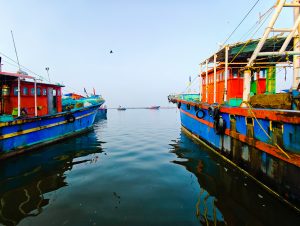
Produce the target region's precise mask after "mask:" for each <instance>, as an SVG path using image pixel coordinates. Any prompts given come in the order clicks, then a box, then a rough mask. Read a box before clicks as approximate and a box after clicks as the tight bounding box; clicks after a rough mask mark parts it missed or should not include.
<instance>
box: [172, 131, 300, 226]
mask: <svg viewBox="0 0 300 226" xmlns="http://www.w3.org/2000/svg"><path fill="white" fill-rule="evenodd" d="M171 146H172V148H171V152H173V153H175V154H176V155H177V157H178V158H179V159H177V160H175V161H173V162H174V163H175V164H178V165H182V166H183V167H184V168H186V169H187V170H188V171H189V172H191V173H192V174H193V175H195V177H196V179H197V181H198V183H199V191H198V192H199V193H198V196H197V200H195V203H196V206H195V214H196V216H197V218H198V219H199V221H200V223H201V225H295V224H296V222H299V220H300V216H299V212H298V211H297V210H296V209H295V208H294V207H292V206H288V205H286V204H285V203H283V201H281V200H280V199H278V198H277V197H276V196H275V195H273V194H271V193H270V192H268V191H266V190H265V189H264V188H263V187H262V186H260V185H259V184H257V182H256V181H254V180H253V179H252V178H250V177H249V176H247V175H246V174H244V173H242V172H241V171H240V170H238V169H237V168H235V167H234V166H232V165H231V164H230V163H229V162H227V161H224V160H223V159H222V158H221V157H220V156H218V155H216V154H215V153H213V152H211V151H210V150H209V149H208V148H207V147H205V146H203V145H202V144H196V143H194V142H193V141H192V140H191V139H189V138H188V137H187V136H186V135H185V134H184V133H183V132H182V133H181V135H180V139H179V140H178V141H175V144H171Z"/></svg>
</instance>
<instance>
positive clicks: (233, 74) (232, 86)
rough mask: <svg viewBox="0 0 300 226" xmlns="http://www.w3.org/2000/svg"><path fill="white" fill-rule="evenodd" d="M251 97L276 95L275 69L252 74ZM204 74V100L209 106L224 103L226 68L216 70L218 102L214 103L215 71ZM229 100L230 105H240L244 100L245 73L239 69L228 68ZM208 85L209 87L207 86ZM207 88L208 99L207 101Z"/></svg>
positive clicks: (263, 69) (260, 70) (262, 69)
mask: <svg viewBox="0 0 300 226" xmlns="http://www.w3.org/2000/svg"><path fill="white" fill-rule="evenodd" d="M251 73H252V74H251V84H250V90H251V93H250V95H256V94H264V93H268V94H271V93H275V68H274V67H264V68H257V69H256V70H254V71H252V72H251ZM207 76H208V77H207V79H206V73H202V74H201V77H202V91H203V97H202V100H203V101H204V102H207V103H209V104H213V103H215V102H216V103H219V104H221V103H223V101H224V95H225V68H224V67H221V66H220V67H219V68H217V70H216V101H214V70H213V69H211V70H209V71H208V73H207ZM227 76H228V78H227V100H228V102H229V103H230V105H235V103H236V104H237V105H238V104H240V102H241V101H242V98H243V82H244V71H243V70H241V69H240V68H238V67H232V68H228V73H227ZM206 83H207V84H206ZM206 85H207V86H206ZM206 87H207V99H206V93H205V92H206Z"/></svg>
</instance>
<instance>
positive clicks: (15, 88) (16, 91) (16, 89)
mask: <svg viewBox="0 0 300 226" xmlns="http://www.w3.org/2000/svg"><path fill="white" fill-rule="evenodd" d="M14 96H18V87H14Z"/></svg>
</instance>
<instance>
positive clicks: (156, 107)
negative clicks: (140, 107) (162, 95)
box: [147, 106, 160, 110]
mask: <svg viewBox="0 0 300 226" xmlns="http://www.w3.org/2000/svg"><path fill="white" fill-rule="evenodd" d="M159 108H160V106H151V107H147V109H154V110H158V109H159Z"/></svg>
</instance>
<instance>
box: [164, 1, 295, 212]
mask: <svg viewBox="0 0 300 226" xmlns="http://www.w3.org/2000/svg"><path fill="white" fill-rule="evenodd" d="M296 6H297V7H299V6H300V5H299V3H298V2H297V4H295V2H293V3H287V2H286V1H285V0H279V1H276V3H275V5H274V14H273V16H272V17H271V20H270V22H269V24H268V26H267V28H266V29H265V32H264V34H263V35H262V36H261V38H259V39H256V40H253V39H250V40H248V41H245V42H239V43H234V44H227V45H225V46H223V47H222V48H220V49H219V50H218V51H217V52H215V53H213V54H212V55H211V56H209V57H208V58H206V59H204V60H203V61H202V62H200V73H199V75H198V76H199V82H200V92H199V93H181V94H177V95H176V94H175V95H174V94H173V95H169V96H168V100H169V101H170V102H172V103H174V104H176V105H177V107H178V109H180V117H181V127H182V131H183V133H185V134H186V135H188V136H189V137H190V138H192V139H193V140H195V141H197V142H201V143H203V144H206V145H207V146H208V147H210V148H211V149H212V150H214V151H216V152H217V153H218V154H219V155H220V157H221V158H223V159H224V160H225V161H228V162H230V163H231V164H233V165H235V166H236V167H237V168H238V169H240V170H241V171H243V172H244V173H245V174H247V175H248V176H249V177H252V178H253V179H255V180H256V181H257V183H259V184H261V185H262V186H263V187H264V188H266V189H267V190H269V191H270V192H271V193H273V194H275V196H276V197H278V198H279V199H280V200H282V201H283V202H285V203H288V204H290V205H292V206H293V207H294V208H295V209H297V210H298V211H299V210H300V183H299V181H300V95H299V94H300V92H299V87H300V85H299V79H300V75H299V64H300V61H299V55H300V47H299V45H298V44H297V43H298V42H299V38H298V37H297V36H296V37H294V36H295V33H297V32H298V33H300V32H299V31H300V30H298V25H299V21H300V16H299V11H298V12H297V10H296V11H295V18H296V20H295V22H294V26H293V28H291V29H278V28H274V24H275V22H276V20H277V19H278V17H279V15H281V12H282V9H283V8H285V7H296ZM279 31H280V32H284V33H285V34H286V33H288V34H286V35H281V34H278V32H279ZM273 33H275V34H276V35H275V36H273V37H270V35H271V34H273ZM291 62H293V63H291ZM286 67H293V75H291V76H292V77H293V84H292V88H291V89H290V90H288V92H280V93H279V92H276V80H278V78H277V77H276V74H277V76H279V72H280V71H279V70H281V74H283V76H284V75H285V69H286ZM276 68H277V70H276ZM278 68H280V69H278Z"/></svg>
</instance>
